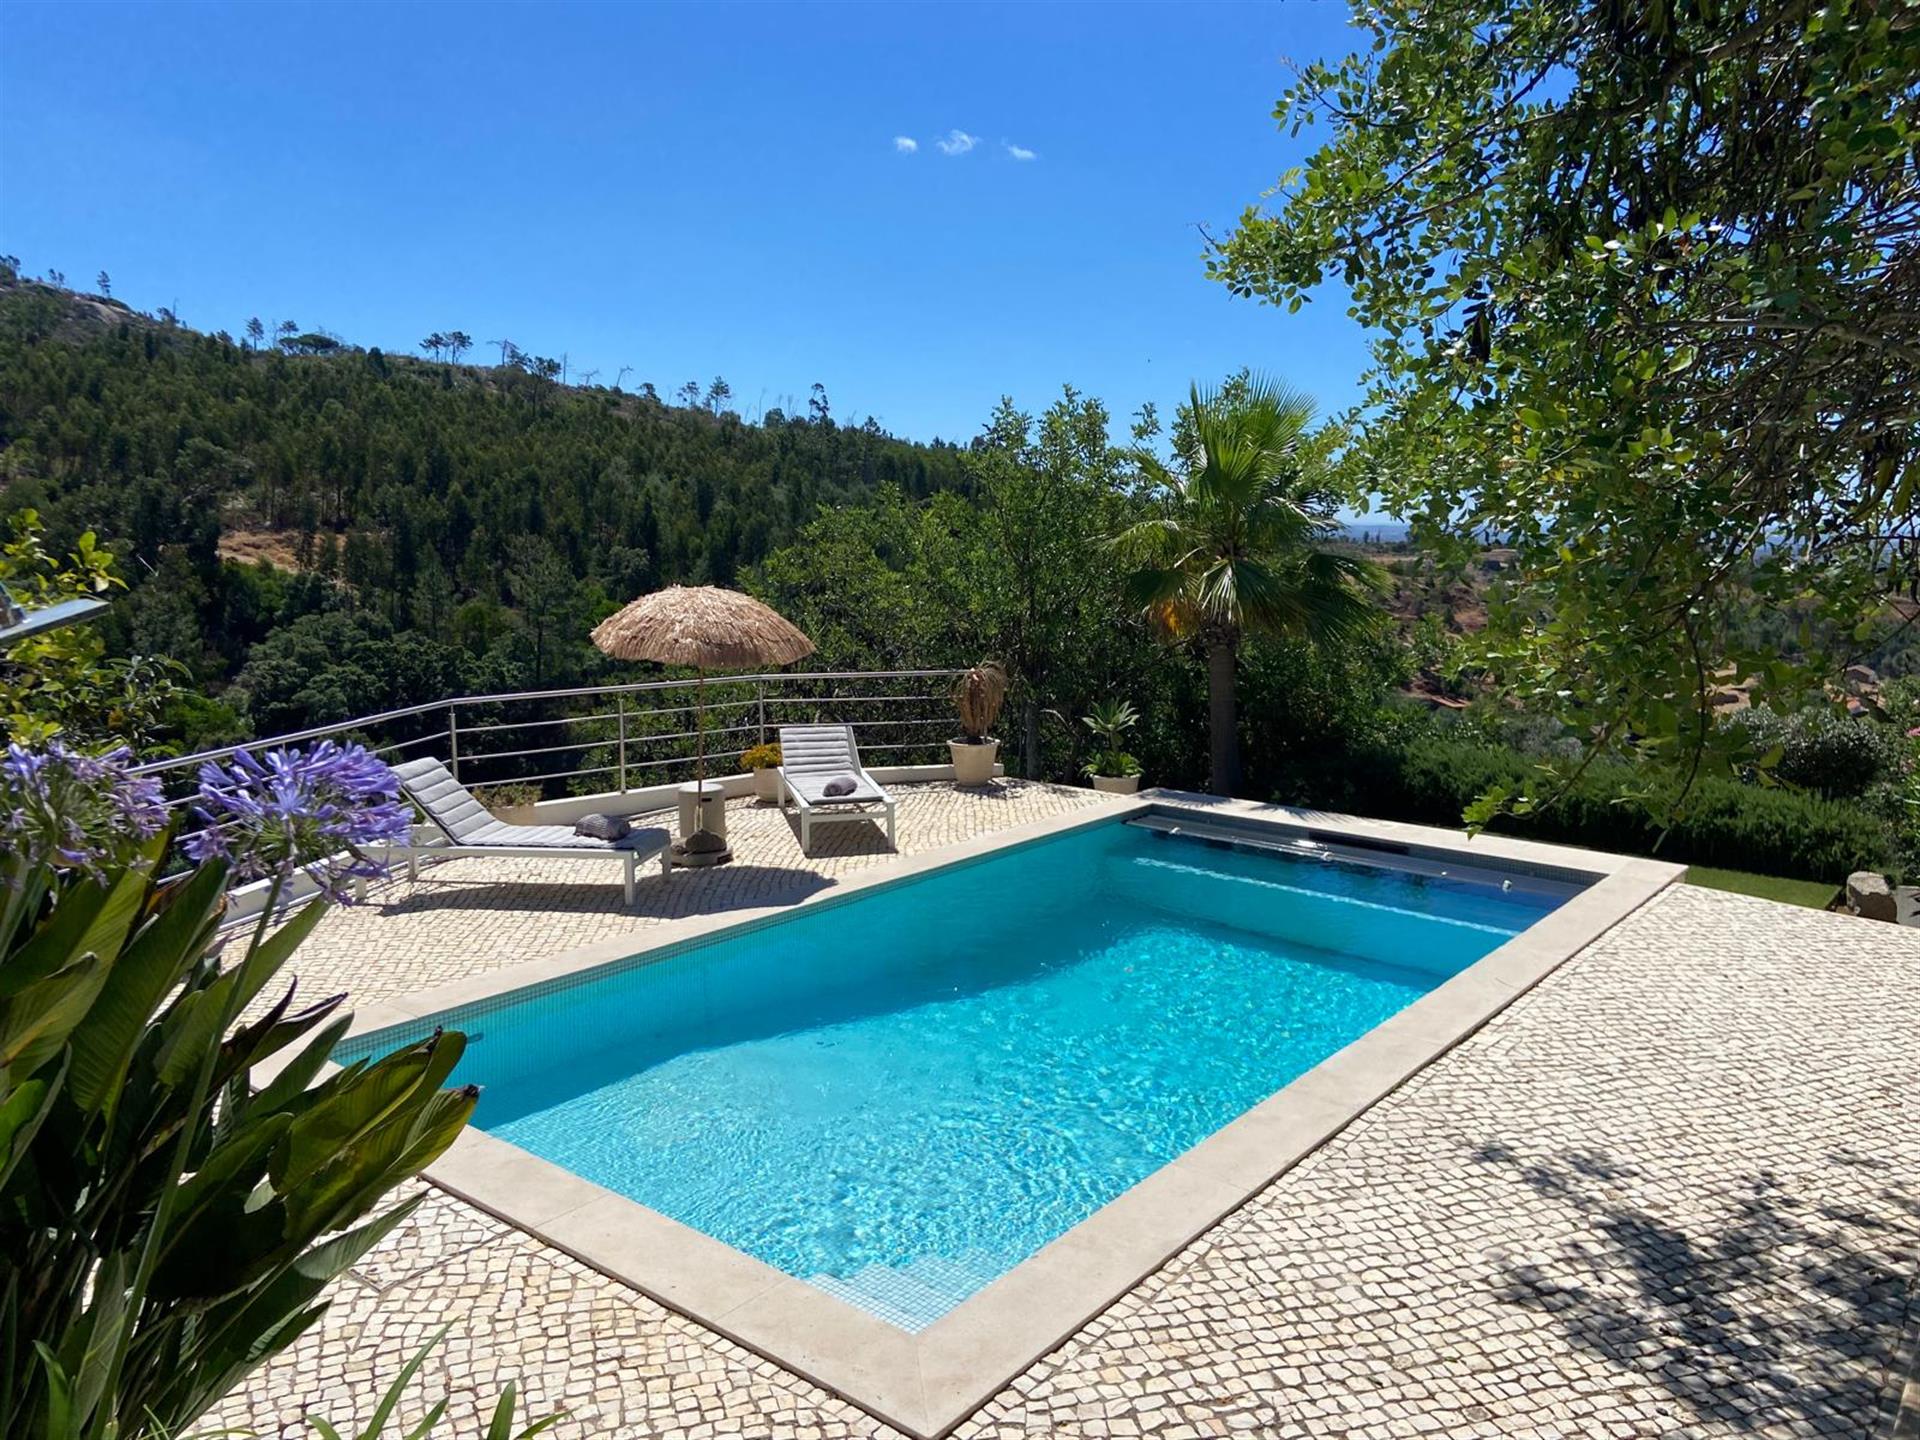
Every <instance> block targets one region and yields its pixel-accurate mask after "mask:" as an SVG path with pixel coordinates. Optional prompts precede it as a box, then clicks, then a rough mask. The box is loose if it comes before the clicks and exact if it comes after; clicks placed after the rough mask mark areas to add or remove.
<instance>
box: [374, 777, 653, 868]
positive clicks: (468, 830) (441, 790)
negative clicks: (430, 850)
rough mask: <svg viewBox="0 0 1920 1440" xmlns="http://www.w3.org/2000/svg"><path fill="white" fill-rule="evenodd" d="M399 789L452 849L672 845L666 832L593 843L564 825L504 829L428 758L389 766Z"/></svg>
mask: <svg viewBox="0 0 1920 1440" xmlns="http://www.w3.org/2000/svg"><path fill="white" fill-rule="evenodd" d="M393 773H394V775H395V776H397V777H398V778H399V781H400V785H401V787H402V788H403V789H404V790H405V791H406V792H407V794H408V795H409V796H411V797H412V799H413V801H414V803H415V804H417V805H419V807H420V808H421V809H422V810H424V811H426V812H427V814H428V815H429V816H430V817H431V818H432V819H433V821H434V823H435V824H437V825H439V827H440V828H441V829H442V830H444V831H445V832H446V833H447V838H448V839H449V840H451V841H452V842H453V843H454V844H455V845H477V846H498V847H499V848H500V849H502V850H622V851H623V850H637V851H639V852H640V853H641V854H643V855H648V854H652V853H653V852H655V851H657V850H664V849H665V848H666V847H667V846H668V845H670V844H671V843H672V842H673V836H672V834H671V833H670V832H668V831H666V830H659V829H649V830H629V831H628V832H627V833H626V834H625V835H622V836H621V837H620V838H619V839H618V840H612V841H608V840H594V839H590V838H588V837H587V836H584V835H576V834H574V833H573V827H572V826H570V825H509V824H508V823H507V822H506V821H504V820H496V819H494V818H493V816H492V814H490V813H489V812H488V810H487V808H486V806H484V805H482V804H481V803H480V802H479V801H478V800H476V799H474V798H473V792H472V791H470V790H468V789H467V787H466V786H464V785H462V784H461V783H460V782H459V781H458V780H456V779H454V778H453V776H452V774H451V773H450V772H449V771H448V770H447V767H446V766H445V765H443V764H441V763H440V762H439V761H438V760H436V759H434V758H433V757H432V756H430V755H429V756H426V757H424V758H422V759H419V760H409V761H407V762H406V763H404V764H401V765H396V766H394V767H393Z"/></svg>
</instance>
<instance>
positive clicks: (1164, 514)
mask: <svg viewBox="0 0 1920 1440" xmlns="http://www.w3.org/2000/svg"><path fill="white" fill-rule="evenodd" d="M1313 420H1314V409H1313V403H1312V402H1311V401H1310V400H1308V399H1307V398H1306V397H1305V396H1302V395H1300V394H1298V393H1296V392H1294V391H1292V390H1288V389H1286V388H1285V387H1283V386H1281V385H1278V384H1275V383H1273V382H1271V381H1267V380H1262V379H1251V378H1240V379H1237V380H1234V381H1230V382H1229V383H1228V384H1227V385H1226V386H1224V387H1222V389H1220V390H1218V391H1213V392H1203V391H1202V390H1201V389H1200V388H1199V387H1198V386H1197V385H1196V386H1195V387H1193V390H1192V392H1191V396H1190V398H1189V401H1188V403H1187V405H1186V407H1185V408H1184V409H1183V411H1182V412H1181V415H1180V418H1179V423H1178V424H1177V425H1176V428H1175V433H1174V463H1173V465H1172V466H1171V467H1169V466H1168V465H1166V464H1163V463H1162V462H1161V461H1160V460H1159V459H1158V458H1157V457H1156V456H1154V455H1152V454H1151V453H1149V452H1145V451H1143V452H1142V453H1141V457H1140V458H1141V463H1142V466H1143V468H1144V470H1145V473H1146V478H1147V482H1148V485H1149V487H1150V491H1151V494H1152V502H1153V506H1154V509H1155V511H1156V513H1154V514H1152V515H1150V516H1149V517H1148V518H1146V519H1144V520H1141V521H1139V522H1137V523H1135V524H1134V525H1132V526H1130V527H1128V528H1127V529H1126V530H1124V531H1122V532H1121V533H1120V535H1119V536H1118V537H1117V539H1116V541H1115V544H1116V547H1117V548H1118V549H1119V551H1120V552H1121V554H1122V555H1123V556H1125V557H1127V558H1128V559H1129V560H1130V561H1131V562H1132V563H1133V564H1134V566H1135V568H1134V569H1133V571H1132V573H1131V574H1130V575H1129V576H1128V577H1127V592H1128V594H1129V596H1130V598H1131V599H1132V600H1133V602H1134V603H1135V604H1136V605H1138V606H1139V607H1140V609H1141V610H1142V611H1143V612H1144V613H1145V614H1146V615H1147V616H1148V618H1149V619H1150V620H1151V621H1152V622H1153V624H1154V625H1155V627H1156V628H1157V629H1158V630H1159V631H1160V633H1161V634H1162V635H1164V636H1165V637H1166V638H1167V639H1169V640H1171V641H1175V642H1180V643H1193V644H1196V645H1198V646H1199V648H1200V649H1201V650H1202V651H1203V653H1204V654H1205V656H1206V661H1207V710H1208V731H1209V766H1208V784H1209V786H1210V788H1211V789H1212V790H1213V791H1214V793H1215V794H1219V795H1232V794H1235V793H1236V792H1237V791H1238V790H1239V788H1240V782H1241V771H1240V727H1239V716H1238V673H1237V672H1238V665H1239V655H1240V645H1241V641H1242V640H1243V639H1244V638H1245V636H1246V634H1247V633H1248V632H1249V631H1260V632H1265V633H1269V634H1275V635H1291V636H1298V637H1303V638H1306V639H1310V640H1313V641H1315V642H1322V641H1337V640H1340V639H1341V638H1343V637H1347V636H1352V635H1356V634H1359V633H1362V632H1364V631H1366V630H1369V629H1371V628H1372V627H1373V626H1374V625H1375V624H1377V623H1378V620H1379V618H1380V613H1381V612H1380V611H1379V609H1378V607H1377V606H1375V605H1374V604H1373V602H1372V598H1371V596H1370V594H1369V590H1370V587H1371V585H1372V584H1373V583H1374V576H1373V573H1372V568H1371V567H1370V566H1369V565H1368V563H1367V562H1366V561H1364V560H1362V559H1360V558H1359V557H1358V556H1356V555H1353V554H1350V553H1346V552H1342V551H1338V550H1333V549H1328V548H1326V546H1325V543H1324V542H1326V541H1327V540H1329V539H1331V538H1332V537H1333V535H1334V533H1335V530H1334V526H1333V523H1332V520H1331V514H1332V510H1333V496H1332V492H1331V491H1330V490H1329V488H1328V485H1329V480H1328V465H1327V447H1328V437H1326V436H1324V435H1321V434H1316V433H1315V431H1314V427H1313Z"/></svg>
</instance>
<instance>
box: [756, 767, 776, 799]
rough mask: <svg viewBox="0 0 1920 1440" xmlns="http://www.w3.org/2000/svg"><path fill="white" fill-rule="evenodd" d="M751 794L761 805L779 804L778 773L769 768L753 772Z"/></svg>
mask: <svg viewBox="0 0 1920 1440" xmlns="http://www.w3.org/2000/svg"><path fill="white" fill-rule="evenodd" d="M753 794H754V798H755V799H757V800H758V801H759V802H760V803H761V804H762V805H777V804H779V803H780V772H779V771H778V770H775V769H773V768H772V767H771V766H769V767H768V768H767V769H765V770H756V771H754V772H753Z"/></svg>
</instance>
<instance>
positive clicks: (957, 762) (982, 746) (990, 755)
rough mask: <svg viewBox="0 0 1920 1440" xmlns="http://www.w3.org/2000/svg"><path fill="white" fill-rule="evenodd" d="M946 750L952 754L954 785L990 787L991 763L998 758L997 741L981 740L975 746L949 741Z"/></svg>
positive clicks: (969, 743) (970, 742)
mask: <svg viewBox="0 0 1920 1440" xmlns="http://www.w3.org/2000/svg"><path fill="white" fill-rule="evenodd" d="M947 749H949V750H950V751H952V752H953V783H954V784H956V785H991V784H992V783H993V762H994V761H995V760H997V759H999V758H1000V742H999V741H998V740H995V739H992V738H991V737H989V738H988V739H985V740H982V741H980V742H978V743H977V744H976V743H974V742H973V741H969V740H949V741H948V742H947Z"/></svg>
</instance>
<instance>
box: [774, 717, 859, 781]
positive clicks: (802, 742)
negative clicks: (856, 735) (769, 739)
mask: <svg viewBox="0 0 1920 1440" xmlns="http://www.w3.org/2000/svg"><path fill="white" fill-rule="evenodd" d="M780 768H781V769H783V770H785V771H786V772H787V774H788V775H789V776H792V775H796V774H798V775H807V774H813V775H819V776H821V777H822V778H823V779H826V778H830V777H832V776H834V775H844V774H846V773H848V772H849V771H852V770H858V769H859V768H860V756H859V754H858V752H856V751H855V750H854V748H853V732H852V730H851V729H850V728H849V727H847V726H845V725H782V726H781V727H780Z"/></svg>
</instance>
